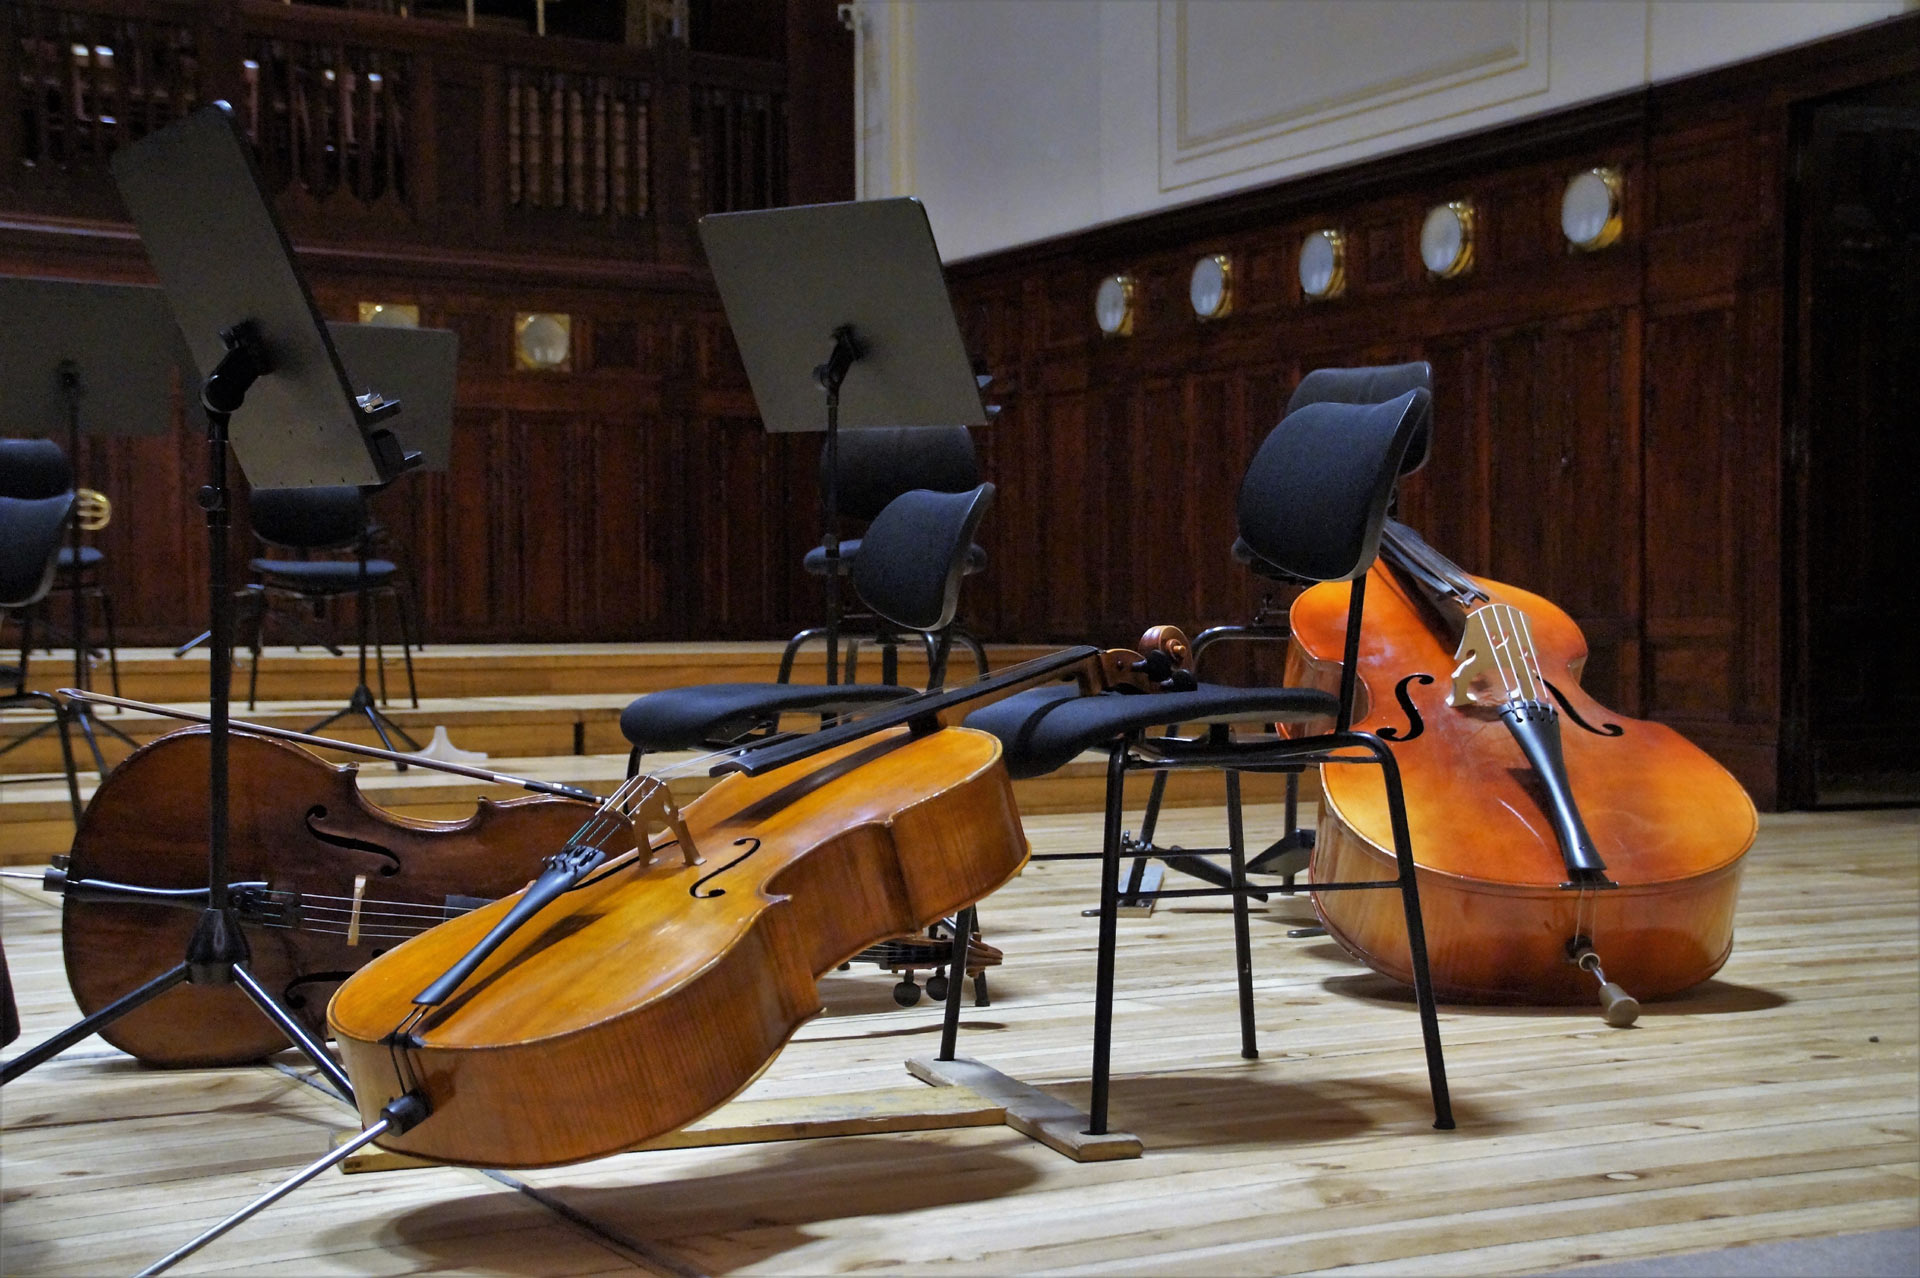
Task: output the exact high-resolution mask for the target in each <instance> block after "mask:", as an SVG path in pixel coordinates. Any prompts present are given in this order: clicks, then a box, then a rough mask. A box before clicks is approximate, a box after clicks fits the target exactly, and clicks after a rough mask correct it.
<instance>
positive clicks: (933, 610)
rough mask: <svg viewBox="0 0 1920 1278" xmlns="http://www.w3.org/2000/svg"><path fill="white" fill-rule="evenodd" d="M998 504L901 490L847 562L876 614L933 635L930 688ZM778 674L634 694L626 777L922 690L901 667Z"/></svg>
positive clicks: (627, 715) (939, 676)
mask: <svg viewBox="0 0 1920 1278" xmlns="http://www.w3.org/2000/svg"><path fill="white" fill-rule="evenodd" d="M992 504H993V485H992V484H979V485H977V486H975V487H974V488H972V489H971V490H969V491H967V492H961V493H945V492H934V491H931V490H928V489H914V490H911V491H909V492H905V493H902V494H900V495H899V496H897V497H895V498H894V499H893V500H892V501H891V502H889V503H887V506H886V508H885V509H884V510H882V511H880V512H879V513H878V514H876V515H875V516H874V519H873V522H872V523H871V524H869V525H868V527H867V531H866V536H865V537H863V538H862V539H861V540H862V542H863V544H862V547H861V551H860V554H859V555H857V556H855V557H854V559H853V560H852V562H851V563H850V564H849V565H848V573H847V577H848V580H849V581H850V583H851V584H852V586H853V591H854V594H855V595H856V596H857V597H858V598H859V600H860V602H861V603H863V604H864V605H866V607H868V608H869V609H871V610H872V611H873V613H874V615H875V616H877V617H879V618H881V619H882V620H884V621H885V622H887V623H888V624H890V625H892V626H895V627H898V629H899V630H900V631H902V632H906V631H912V632H918V633H919V634H921V635H923V636H926V638H927V641H928V643H929V645H930V647H931V649H932V656H931V658H930V661H929V664H928V669H927V687H928V688H929V689H932V688H938V687H940V686H941V685H942V684H943V683H944V682H945V681H946V667H947V656H948V654H949V652H950V651H951V650H952V645H953V639H954V635H953V630H954V626H953V618H954V614H955V613H956V612H958V611H959V607H960V583H961V581H962V580H963V579H964V578H965V576H966V574H967V560H968V552H969V549H970V548H971V547H972V545H973V535H974V532H975V530H977V529H978V528H979V526H980V520H981V519H982V518H983V517H985V515H986V513H987V508H988V507H989V506H991V505H992ZM780 673H781V675H782V678H781V679H780V680H779V681H777V682H774V683H710V684H696V685H694V686H692V687H687V688H667V689H664V690H662V691H660V692H650V693H648V694H646V695H645V696H643V697H639V698H637V699H635V700H634V701H633V702H632V703H631V704H629V705H628V706H627V708H626V710H625V711H623V712H622V713H621V715H620V731H621V732H622V733H623V734H625V736H626V738H627V741H628V742H629V743H630V744H631V745H632V747H633V749H632V752H631V753H630V754H629V755H628V756H627V775H628V776H635V775H637V774H638V773H639V771H640V759H641V756H642V755H645V754H648V753H657V752H659V751H662V750H691V749H695V748H699V747H710V748H718V747H724V746H731V745H736V744H739V743H740V742H742V741H746V740H749V739H751V738H753V737H755V736H756V735H766V734H770V733H772V732H774V731H776V730H777V728H778V725H779V721H780V716H781V715H788V714H790V715H819V716H820V718H821V722H822V724H823V726H824V725H825V724H827V723H830V722H832V721H833V720H834V719H836V718H838V717H839V716H841V715H844V714H849V713H852V712H855V711H858V710H860V709H862V708H867V707H872V706H876V705H884V704H885V703H887V702H889V701H895V700H898V699H899V698H901V697H906V696H911V695H912V694H913V693H914V692H915V691H916V690H915V689H913V688H905V687H901V686H900V685H899V684H897V683H895V682H893V681H892V679H893V677H895V676H896V674H897V672H896V671H891V670H890V671H888V676H889V677H888V678H887V679H885V680H884V681H883V682H881V683H870V684H857V683H837V684H796V683H789V682H787V681H786V678H785V676H786V675H787V674H789V673H790V672H789V670H788V669H787V666H786V664H785V663H783V664H782V668H781V671H780Z"/></svg>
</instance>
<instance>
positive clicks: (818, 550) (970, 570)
mask: <svg viewBox="0 0 1920 1278" xmlns="http://www.w3.org/2000/svg"><path fill="white" fill-rule="evenodd" d="M859 553H860V538H858V537H848V538H846V539H845V540H844V541H842V542H841V543H840V575H841V576H843V577H844V576H846V573H847V563H848V561H849V560H851V559H852V558H853V557H854V556H855V555H857V554H859ZM800 562H801V564H802V565H803V566H804V567H805V568H806V570H807V571H808V572H810V573H812V574H813V575H814V576H816V577H824V576H826V575H827V552H826V548H825V547H822V546H815V547H814V548H813V549H812V550H809V551H808V552H807V554H806V557H805V558H804V559H802V560H801V561H800ZM986 566H987V552H986V551H985V550H983V549H982V548H981V547H979V546H977V545H969V546H968V547H967V563H966V566H965V567H964V568H962V569H961V572H962V573H964V574H966V575H967V576H972V575H973V574H974V573H976V572H980V571H982V570H983V569H985V568H986Z"/></svg>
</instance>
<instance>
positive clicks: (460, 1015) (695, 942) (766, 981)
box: [328, 728, 1027, 1167]
mask: <svg viewBox="0 0 1920 1278" xmlns="http://www.w3.org/2000/svg"><path fill="white" fill-rule="evenodd" d="M681 818H682V820H683V821H684V828H685V832H686V834H687V836H688V839H689V841H690V842H691V844H692V845H693V848H694V849H697V854H698V856H699V858H700V859H699V861H698V863H697V864H689V863H688V859H687V857H686V855H685V853H686V852H687V851H688V850H687V849H684V848H681V849H676V848H675V847H674V846H673V845H674V843H675V842H676V841H677V838H676V837H675V836H673V835H671V834H669V835H663V836H662V838H663V839H664V841H644V840H643V841H642V842H641V843H640V846H639V851H638V853H637V855H634V856H631V857H627V858H624V859H622V858H620V857H619V856H617V855H616V857H615V862H614V863H612V864H609V865H607V866H606V867H604V868H602V869H601V870H599V871H598V872H595V873H593V874H591V875H590V876H589V877H587V878H585V879H584V880H582V881H581V882H580V883H579V884H578V885H577V886H575V887H573V888H572V889H571V890H570V891H568V892H566V894H565V895H563V896H561V897H559V898H558V899H556V900H554V901H553V902H551V903H550V904H548V905H546V906H544V907H542V908H541V910H540V912H539V913H536V914H534V915H532V917H531V918H530V919H529V920H528V922H527V923H526V924H525V925H524V926H521V927H519V928H518V930H516V931H513V932H511V933H510V934H509V935H508V936H507V937H506V939H505V941H504V942H503V943H501V944H499V946H498V948H497V949H494V950H492V951H490V952H488V954H487V957H485V958H484V959H483V960H481V961H480V963H479V965H478V966H477V967H475V968H473V969H471V974H470V975H469V976H468V977H466V978H465V979H464V980H463V981H461V983H460V984H459V985H458V986H457V990H456V992H454V993H452V994H451V996H450V997H447V998H446V999H445V1000H444V1001H434V1000H432V999H429V1001H428V1004H427V1005H425V1006H421V1005H420V1004H418V1003H417V1001H416V996H419V995H421V994H422V991H423V987H424V986H427V985H428V984H429V983H430V982H433V981H435V980H436V978H439V977H440V976H441V974H442V973H444V972H446V971H448V970H449V969H450V968H451V967H452V966H453V965H454V964H456V963H457V962H459V961H460V960H461V959H462V957H463V956H464V955H466V954H468V953H469V951H470V950H472V949H474V947H475V946H476V943H478V942H480V940H481V938H482V937H483V936H484V935H486V934H487V933H488V932H489V930H490V929H491V928H492V927H493V925H494V923H495V922H497V921H498V920H499V919H500V918H501V917H502V916H503V915H504V914H505V913H506V912H507V911H508V910H509V909H510V908H511V907H512V906H513V904H514V902H513V901H512V900H507V901H502V902H499V903H498V904H497V905H495V906H490V907H487V908H485V909H481V910H477V911H475V912H474V913H472V914H470V915H466V916H464V917H462V918H459V919H456V920H453V921H451V922H448V923H445V924H442V925H441V926H440V927H438V928H435V929H434V930H433V931H431V932H428V933H427V934H425V935H423V936H420V937H417V938H415V939H413V940H411V941H408V942H407V943H405V944H403V945H401V946H399V947H398V948H397V949H395V950H393V951H392V952H391V953H389V954H387V955H385V956H383V957H382V958H381V959H379V960H378V961H376V962H373V963H370V964H368V965H367V966H365V967H364V968H362V969H361V970H360V971H359V972H358V973H357V974H355V975H354V976H353V977H352V978H351V979H349V980H348V981H347V982H346V983H345V984H343V985H342V986H341V987H340V989H339V991H338V993H336V994H335V996H334V999H333V1003H332V1005H331V1007H330V1009H329V1014H328V1019H329V1022H330V1024H331V1027H332V1032H333V1035H334V1038H335V1039H336V1041H337V1042H338V1044H339V1047H340V1050H341V1054H342V1057H343V1061H344V1063H345V1065H346V1068H347V1072H348V1074H349V1075H350V1076H351V1078H352V1080H353V1085H354V1091H355V1093H356V1096H357V1099H358V1104H359V1107H360V1112H361V1117H362V1118H363V1120H365V1121H366V1122H367V1123H368V1124H371V1123H373V1122H375V1121H376V1120H377V1119H379V1117H380V1116H381V1113H382V1109H383V1107H385V1106H387V1105H388V1103H389V1102H391V1101H394V1100H396V1099H397V1098H400V1097H402V1096H407V1095H411V1096H417V1097H418V1098H420V1100H422V1101H423V1102H424V1104H425V1106H426V1109H427V1117H425V1118H424V1120H422V1121H420V1122H418V1124H417V1125H415V1126H410V1127H408V1128H406V1129H404V1130H403V1131H400V1132H399V1133H397V1134H396V1133H393V1132H389V1133H388V1134H386V1135H383V1136H382V1137H381V1138H380V1140H379V1143H380V1144H381V1145H382V1146H384V1147H386V1148H389V1149H393V1150H396V1151H399V1152H402V1153H407V1154H414V1155H418V1156H421V1157H425V1158H432V1159H437V1160H440V1161H443V1162H450V1163H463V1164H469V1165H478V1166H487V1167H538V1166H552V1165H557V1164H562V1163H569V1162H575V1161H578V1160H581V1159H586V1158H594V1157H598V1156H601V1155H604V1154H611V1153H615V1152H618V1151H620V1150H623V1149H629V1148H631V1147H633V1146H634V1145H637V1144H639V1143H641V1142H643V1141H645V1140H647V1139H649V1138H650V1137H653V1136H656V1135H659V1134H661V1133H663V1132H667V1131H671V1130H674V1129H676V1128H679V1127H682V1126H684V1125H686V1124H687V1123H689V1122H692V1121H693V1120H694V1119H696V1118H698V1117H700V1116H701V1115H702V1114H705V1113H707V1112H708V1111H710V1110H712V1109H714V1108H715V1107H717V1106H718V1105H720V1104H722V1103H723V1102H725V1101H726V1100H727V1099H728V1098H729V1097H731V1096H732V1095H734V1093H736V1092H738V1091H739V1090H740V1089H741V1088H742V1087H744V1086H746V1084H747V1083H749V1082H751V1081H752V1080H753V1078H754V1077H755V1076H756V1075H757V1074H758V1073H759V1072H760V1071H761V1070H762V1069H763V1068H765V1066H766V1064H767V1062H768V1061H769V1060H770V1059H771V1058H772V1057H773V1055H774V1054H775V1053H776V1052H777V1051H778V1050H779V1049H780V1047H781V1046H782V1045H783V1044H785V1042H786V1041H787V1039H788V1038H789V1037H791V1035H792V1034H793V1032H794V1030H795V1029H796V1028H797V1027H798V1026H799V1025H800V1024H801V1023H802V1022H804V1021H805V1020H807V1019H808V1018H809V1017H811V1016H813V1015H815V1014H816V1013H817V1012H818V1011H819V1010H820V1002H819V996H818V992H817V985H816V982H817V980H818V978H819V977H820V976H821V975H823V974H825V973H826V972H828V971H830V970H832V969H833V968H834V967H836V966H837V965H838V964H839V963H841V962H842V961H843V960H846V959H848V958H850V957H851V956H853V955H855V954H857V953H859V952H860V951H861V950H863V949H865V948H866V947H867V946H869V945H872V944H873V943H875V942H877V941H880V940H882V939H884V938H886V937H891V936H898V935H901V934H903V933H909V932H914V931H916V930H918V929H920V928H923V927H925V926H927V925H928V924H929V923H931V922H933V921H934V920H935V919H938V918H940V917H942V916H944V915H948V914H951V913H953V912H954V911H956V910H958V909H961V908H964V907H965V906H967V905H970V904H972V903H973V902H974V901H977V900H979V899H980V898H981V897H983V896H985V895H986V894H987V893H989V892H991V891H992V890H993V889H994V888H996V887H998V886H1000V885H1001V884H1002V883H1004V882H1006V881H1007V880H1008V879H1009V878H1011V877H1012V876H1013V875H1014V874H1015V873H1017V872H1018V871H1019V869H1020V867H1021V866H1022V865H1023V864H1024V863H1025V861H1026V856H1027V845H1026V840H1025V837H1024V835H1023V834H1022V831H1021V827H1020V821H1019V815H1018V813H1017V811H1016V809H1015V807H1014V803H1013V791H1012V785H1011V782H1010V781H1009V780H1008V778H1007V774H1006V770H1005V768H1004V767H1003V766H1002V764H1001V762H1000V746H999V743H998V741H996V740H995V739H994V738H993V737H991V736H988V735H986V734H984V733H979V732H974V731H970V730H967V729H961V728H946V729H939V730H935V731H931V732H927V733H925V734H924V735H919V736H912V735H909V734H908V733H907V731H906V730H905V729H892V730H888V731H886V732H883V733H876V734H873V735H869V736H864V737H859V738H857V739H855V740H853V741H852V742H850V743H848V744H844V745H836V746H834V747H833V748H832V749H830V750H827V751H825V752H823V753H820V754H817V755H814V756H812V757H809V758H807V759H804V760H802V761H800V762H796V763H790V764H787V765H786V766H783V767H778V768H775V769H773V770H770V771H767V772H765V773H764V774H762V775H759V776H747V775H743V774H734V775H730V776H727V777H725V778H724V779H722V780H721V781H720V782H718V783H717V784H715V785H714V786H713V787H712V788H711V789H709V790H707V791H706V792H705V793H704V794H702V795H701V796H700V797H699V798H697V799H695V800H693V801H692V802H691V803H689V804H688V805H687V806H686V807H685V808H684V809H682V810H681ZM606 850H607V851H608V852H616V851H617V850H616V849H615V848H613V847H611V846H608V847H607V849H606ZM619 850H624V848H622V849H619Z"/></svg>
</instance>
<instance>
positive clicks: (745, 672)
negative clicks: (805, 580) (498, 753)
mask: <svg viewBox="0 0 1920 1278" xmlns="http://www.w3.org/2000/svg"><path fill="white" fill-rule="evenodd" d="M784 646H785V645H784V644H781V643H771V642H740V643H708V644H579V645H557V644H555V645H499V646H493V645H482V644H444V645H439V644H430V645H428V646H427V648H426V650H425V651H424V652H416V653H415V654H414V658H413V667H414V681H415V683H416V684H417V686H418V689H419V694H420V696H421V698H422V699H423V700H424V699H428V698H445V697H514V696H535V695H553V694H606V695H611V694H624V695H626V696H628V697H637V696H639V695H640V694H641V693H643V692H652V691H655V690H656V689H660V688H675V687H683V686H685V685H687V684H694V683H736V682H740V683H746V682H758V681H770V680H772V679H773V678H774V677H775V675H776V674H778V673H779V669H780V653H781V650H782V648H783V647H784ZM1050 651H1054V649H1053V648H1051V647H1049V646H1044V645H1025V644H996V645H992V646H990V647H989V648H988V650H987V655H988V658H989V660H990V662H991V664H992V667H993V669H995V670H1002V669H1005V668H1006V667H1007V666H1010V665H1013V664H1014V663H1016V662H1019V661H1022V660H1025V659H1026V658H1028V657H1033V656H1039V655H1041V654H1043V653H1046V652H1050ZM368 661H369V669H368V675H367V682H368V684H369V685H370V686H371V687H372V688H373V689H374V691H375V692H376V693H377V692H378V691H379V683H378V678H377V674H376V672H375V671H374V669H373V667H372V664H371V663H372V657H371V655H369V658H368ZM250 667H251V661H250V659H249V657H248V655H247V654H246V653H245V652H244V651H243V652H240V653H238V654H236V657H235V661H234V672H233V692H234V697H235V705H236V706H238V705H243V704H244V703H245V701H246V696H247V684H248V677H249V672H250ZM972 668H973V661H972V658H971V657H970V656H969V655H967V654H965V653H960V654H956V657H955V659H954V662H953V665H952V669H953V670H954V672H955V673H956V674H959V673H964V672H967V671H970V670H971V669H972ZM926 669H927V667H926V662H925V660H924V659H923V658H922V657H921V656H920V655H919V649H918V648H917V647H905V648H902V649H901V661H900V682H901V683H902V684H903V685H907V686H911V687H920V686H922V685H924V684H925V683H926ZM825 671H826V654H825V650H824V648H823V647H822V646H821V645H819V644H809V645H807V647H805V648H804V649H802V650H801V652H800V654H799V657H798V658H797V659H796V661H795V662H794V668H793V675H792V678H793V681H794V682H795V683H824V682H825ZM31 673H32V677H31V678H30V680H29V684H30V686H32V687H39V688H48V689H53V688H60V687H64V686H66V685H68V684H70V683H72V682H73V664H72V658H71V657H70V656H69V655H68V653H67V652H65V651H63V650H61V649H55V650H54V652H53V654H52V655H51V656H48V655H46V654H44V653H36V654H35V655H34V658H33V664H32V668H31ZM358 674H359V664H358V660H357V658H356V657H355V655H354V654H353V652H352V651H351V650H349V651H348V652H347V654H346V655H345V656H341V657H332V656H329V655H327V653H326V652H325V651H324V650H323V649H319V648H306V649H301V650H299V651H295V650H293V649H290V648H269V649H268V650H267V652H266V653H265V655H263V656H262V657H261V659H260V680H259V687H258V695H257V699H258V701H259V702H261V703H262V704H264V703H267V702H273V701H338V702H341V703H344V702H345V701H346V699H347V697H348V696H349V695H350V694H351V693H352V691H353V688H354V684H355V682H356V680H357V678H358ZM858 674H859V678H860V680H861V681H862V682H865V683H873V682H877V681H878V680H879V678H880V657H879V654H878V653H877V652H876V651H875V650H874V649H873V648H871V647H863V648H862V649H861V657H860V662H859V669H858ZM93 684H94V686H95V687H96V688H97V689H100V690H101V691H108V690H109V689H108V687H107V684H108V672H107V670H106V668H105V666H104V664H102V665H100V666H98V667H97V668H96V669H95V672H94V675H93ZM120 690H121V693H122V695H124V696H127V697H132V698H134V699H135V700H138V701H161V702H167V703H169V704H171V703H175V702H191V701H200V702H204V701H205V700H206V699H207V657H206V653H205V651H204V650H201V649H196V650H195V651H193V652H190V653H188V654H187V655H186V656H185V657H180V658H175V657H174V656H173V655H172V654H171V653H169V652H166V651H164V650H156V649H152V648H139V649H123V650H122V651H121V654H120ZM387 693H388V696H389V697H390V698H391V700H392V701H393V703H394V704H395V705H406V704H407V672H406V667H405V666H404V665H403V664H402V662H401V660H400V651H399V649H398V648H397V647H396V648H389V649H388V650H387Z"/></svg>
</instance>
